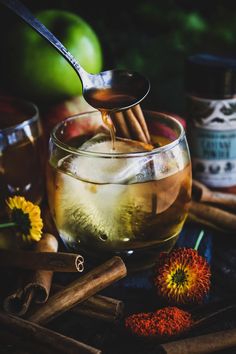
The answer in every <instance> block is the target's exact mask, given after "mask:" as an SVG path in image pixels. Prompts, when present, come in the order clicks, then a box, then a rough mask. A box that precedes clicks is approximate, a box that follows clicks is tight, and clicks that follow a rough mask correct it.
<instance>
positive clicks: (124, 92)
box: [0, 0, 150, 112]
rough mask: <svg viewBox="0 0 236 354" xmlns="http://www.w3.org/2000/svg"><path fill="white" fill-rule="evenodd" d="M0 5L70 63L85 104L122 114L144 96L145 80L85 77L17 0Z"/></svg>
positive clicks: (119, 75)
mask: <svg viewBox="0 0 236 354" xmlns="http://www.w3.org/2000/svg"><path fill="white" fill-rule="evenodd" d="M0 2H1V3H2V4H4V5H5V6H7V7H8V8H9V9H10V10H12V11H13V12H14V13H15V14H17V15H18V16H19V17H21V18H22V19H23V20H24V21H25V22H26V23H27V24H28V25H29V26H31V27H32V28H33V29H34V30H35V31H37V32H38V33H39V34H40V35H41V36H42V37H43V38H45V39H46V40H47V41H48V42H49V43H50V44H51V45H52V46H53V47H54V48H55V49H57V51H58V52H59V53H60V54H61V55H62V56H63V57H64V58H65V59H66V60H67V61H68V62H69V64H70V65H71V66H72V67H73V69H74V70H75V71H76V72H77V74H78V75H79V77H80V80H81V83H82V88H83V96H84V98H85V100H86V101H87V102H88V103H89V104H90V105H91V106H92V107H94V108H96V109H98V110H106V111H113V112H115V111H122V110H126V109H128V108H131V107H132V106H135V105H136V104H138V103H140V102H141V101H142V100H143V99H144V98H145V97H146V96H147V94H148V92H149V90H150V83H149V80H148V79H147V78H145V77H144V76H142V75H140V74H139V73H136V72H129V71H126V70H107V71H103V72H100V73H98V74H90V73H88V72H87V71H85V70H84V69H83V68H82V66H81V65H80V64H79V63H78V61H77V60H76V59H75V58H74V57H73V56H72V54H71V53H70V52H69V51H68V50H67V49H66V48H65V47H64V45H63V44H62V43H61V42H60V41H59V40H58V39H57V38H56V37H55V36H54V34H52V33H51V32H50V31H49V30H48V29H47V28H46V27H45V26H44V25H43V24H42V23H41V22H40V21H39V20H38V19H37V18H35V17H34V16H33V14H32V13H31V12H30V11H29V10H28V8H27V7H25V5H23V4H22V3H21V2H20V1H19V0H0ZM36 69H37V68H36Z"/></svg>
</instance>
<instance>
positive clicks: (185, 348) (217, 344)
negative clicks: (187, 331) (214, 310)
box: [161, 328, 236, 354]
mask: <svg viewBox="0 0 236 354" xmlns="http://www.w3.org/2000/svg"><path fill="white" fill-rule="evenodd" d="M233 346H236V328H234V329H228V330H225V331H219V332H215V333H210V334H205V335H202V336H198V337H192V338H186V339H182V340H178V341H174V342H170V343H165V344H162V345H161V348H162V349H164V352H165V353H166V354H190V353H191V354H207V353H214V352H216V351H217V352H218V351H220V350H224V349H227V348H231V347H233Z"/></svg>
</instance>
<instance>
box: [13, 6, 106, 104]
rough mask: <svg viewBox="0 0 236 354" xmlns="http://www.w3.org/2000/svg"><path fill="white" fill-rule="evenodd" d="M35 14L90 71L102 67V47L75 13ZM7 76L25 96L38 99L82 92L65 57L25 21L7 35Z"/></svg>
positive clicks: (16, 89) (69, 95) (91, 31)
mask: <svg viewBox="0 0 236 354" xmlns="http://www.w3.org/2000/svg"><path fill="white" fill-rule="evenodd" d="M36 17H37V18H38V19H39V20H40V21H41V22H42V23H43V24H44V25H45V26H46V27H47V28H48V29H49V30H50V31H51V32H52V33H54V34H55V35H56V36H57V37H58V39H59V40H60V41H61V42H62V43H63V44H64V46H65V47H66V48H67V49H68V50H69V51H70V52H71V54H72V55H73V56H74V57H75V58H76V59H77V60H78V61H79V63H80V64H81V66H82V67H83V68H84V69H85V70H86V71H88V72H90V73H97V72H99V71H101V69H102V59H103V58H102V48H101V44H100V41H99V38H98V36H97V35H96V33H95V31H94V30H93V29H92V27H91V26H90V25H89V24H88V23H87V22H86V21H85V20H83V19H82V18H81V17H79V16H78V15H76V14H74V13H71V12H67V11H62V10H44V11H41V12H39V13H36ZM9 43H10V46H9V48H10V49H9V53H8V54H9V58H8V59H7V61H6V66H7V68H6V69H7V70H8V79H9V81H10V83H11V85H14V90H15V91H16V92H17V93H19V94H20V95H21V96H24V97H25V98H33V99H35V100H39V101H53V100H61V99H66V98H69V97H72V96H76V95H80V94H81V93H82V85H81V81H80V79H79V76H78V75H77V74H76V72H75V71H74V69H73V68H72V67H71V66H70V64H68V63H67V61H66V60H65V59H64V58H63V57H62V56H61V55H60V54H59V53H58V52H57V51H56V49H54V48H53V47H51V45H50V44H49V43H48V42H47V41H46V40H45V39H43V38H42V37H41V36H40V35H39V34H38V33H36V32H35V31H34V30H33V29H31V28H30V27H29V26H28V25H26V24H23V23H22V24H21V23H20V24H19V27H18V28H17V29H14V32H13V33H12V35H10V36H9Z"/></svg>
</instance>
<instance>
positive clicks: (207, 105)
mask: <svg viewBox="0 0 236 354" xmlns="http://www.w3.org/2000/svg"><path fill="white" fill-rule="evenodd" d="M185 83H186V118H187V137H188V142H189V147H190V152H191V157H192V166H193V177H194V178H195V179H197V180H199V181H200V182H202V183H204V184H205V185H207V186H208V187H210V188H212V189H218V190H223V191H225V192H231V193H236V60H234V59H230V58H226V57H221V56H214V55H210V54H196V55H193V56H190V57H188V58H187V60H186V66H185Z"/></svg>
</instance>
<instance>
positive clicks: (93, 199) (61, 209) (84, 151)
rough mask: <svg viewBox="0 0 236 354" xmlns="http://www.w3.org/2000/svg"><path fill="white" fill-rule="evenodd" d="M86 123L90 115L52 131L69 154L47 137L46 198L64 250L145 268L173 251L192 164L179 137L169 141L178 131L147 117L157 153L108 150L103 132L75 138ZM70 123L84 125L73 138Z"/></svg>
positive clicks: (118, 144)
mask: <svg viewBox="0 0 236 354" xmlns="http://www.w3.org/2000/svg"><path fill="white" fill-rule="evenodd" d="M90 114H91V113H90ZM92 115H93V114H92ZM151 117H152V114H151ZM152 118H153V117H152ZM157 118H158V117H157ZM162 118H163V117H162ZM86 119H88V124H87V127H88V129H91V124H90V123H89V113H88V114H84V115H81V116H78V117H76V118H74V119H73V118H72V119H71V121H67V122H66V125H65V126H61V127H60V129H58V132H59V133H58V134H59V135H58V136H57V138H58V139H59V140H60V139H63V138H64V137H65V139H66V146H68V147H70V148H71V149H72V150H71V151H70V149H69V150H66V149H65V150H64V149H63V146H62V147H61V148H60V146H59V145H60V143H59V144H58V141H57V142H56V141H55V142H56V144H54V143H53V138H52V139H51V147H50V150H51V151H50V161H49V165H48V178H47V184H48V197H49V204H50V210H51V213H52V215H53V218H54V220H55V223H56V226H57V229H58V231H59V234H60V236H61V238H62V240H63V241H64V243H65V245H66V246H67V247H68V248H69V249H71V250H73V251H80V252H83V254H84V255H88V256H89V259H91V260H94V261H96V260H98V261H100V260H103V259H104V260H105V259H107V258H109V257H111V256H112V255H119V256H121V257H122V258H123V259H124V260H125V261H126V264H127V265H128V267H129V269H135V270H137V269H143V268H145V267H150V266H152V265H153V263H154V262H155V260H156V258H157V256H158V254H159V253H160V252H162V251H170V250H171V248H172V247H173V246H174V244H175V242H176V240H177V238H178V235H179V233H180V231H181V229H182V227H183V224H184V221H185V219H186V216H187V212H188V206H189V202H190V196H191V165H190V161H189V154H188V149H187V145H186V141H185V137H184V135H183V136H182V137H180V138H179V141H178V140H177V141H176V143H173V139H176V138H178V135H179V134H180V133H179V132H178V131H177V130H176V131H175V130H173V131H172V127H171V126H170V127H169V126H167V125H165V123H166V124H167V121H166V122H165V120H164V123H163V127H162V128H161V125H160V124H161V121H159V120H157V121H155V119H154V120H153V122H151V121H150V123H151V125H152V127H153V128H154V129H153V131H154V133H153V135H152V141H154V142H155V145H156V146H157V148H156V149H154V150H152V151H145V148H144V145H143V144H140V143H139V142H136V141H130V140H127V139H121V138H117V139H116V141H115V150H114V149H113V145H112V141H111V139H110V136H109V134H108V135H104V134H103V133H102V134H101V133H98V134H95V135H94V136H93V137H92V138H91V135H90V134H89V135H88V136H87V138H86V135H85V134H81V133H86V128H85V127H86V124H85V121H86ZM75 120H77V124H78V126H79V125H81V126H83V127H84V128H83V132H82V131H81V129H80V130H79V132H80V134H79V136H76V125H75ZM156 123H157V125H156ZM170 123H173V125H174V124H175V122H173V121H171V122H170ZM151 125H150V128H151ZM63 129H65V135H64V136H63V135H61V134H62V133H63ZM98 131H100V129H99V127H98ZM69 132H73V134H72V135H73V137H71V139H70V138H69V137H68V136H69ZM158 134H161V135H158ZM171 144H172V145H171ZM64 146H65V145H64Z"/></svg>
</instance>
